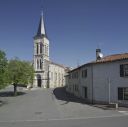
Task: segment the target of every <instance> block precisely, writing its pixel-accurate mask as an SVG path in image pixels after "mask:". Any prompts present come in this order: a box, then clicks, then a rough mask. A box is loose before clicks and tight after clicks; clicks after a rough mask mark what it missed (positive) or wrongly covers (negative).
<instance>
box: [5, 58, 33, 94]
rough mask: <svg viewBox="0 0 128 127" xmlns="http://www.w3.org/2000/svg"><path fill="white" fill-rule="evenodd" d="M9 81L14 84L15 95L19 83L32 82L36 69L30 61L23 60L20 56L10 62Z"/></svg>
mask: <svg viewBox="0 0 128 127" xmlns="http://www.w3.org/2000/svg"><path fill="white" fill-rule="evenodd" d="M7 70H8V81H9V83H11V84H12V85H13V86H14V95H17V86H18V84H24V85H27V84H32V82H33V77H34V69H33V67H32V65H31V64H30V62H27V61H21V60H19V59H18V58H15V59H12V60H10V61H9V63H8V69H7Z"/></svg>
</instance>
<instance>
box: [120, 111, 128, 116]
mask: <svg viewBox="0 0 128 127" xmlns="http://www.w3.org/2000/svg"><path fill="white" fill-rule="evenodd" d="M118 112H120V113H122V114H124V115H128V111H118Z"/></svg>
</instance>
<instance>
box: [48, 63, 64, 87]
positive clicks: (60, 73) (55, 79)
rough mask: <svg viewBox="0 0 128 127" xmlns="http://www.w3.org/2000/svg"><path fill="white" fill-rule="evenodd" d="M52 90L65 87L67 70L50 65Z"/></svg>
mask: <svg viewBox="0 0 128 127" xmlns="http://www.w3.org/2000/svg"><path fill="white" fill-rule="evenodd" d="M49 70H50V75H49V76H50V88H55V87H62V86H64V85H65V79H64V76H65V68H64V67H61V66H58V65H55V64H50V68H49Z"/></svg>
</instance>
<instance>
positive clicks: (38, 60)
mask: <svg viewBox="0 0 128 127" xmlns="http://www.w3.org/2000/svg"><path fill="white" fill-rule="evenodd" d="M33 57H34V58H33V63H34V69H35V78H34V86H36V87H44V88H46V87H47V86H48V80H49V78H48V72H49V63H50V60H49V40H48V38H47V35H46V31H45V24H44V16H43V14H41V17H40V22H39V27H38V31H37V33H36V35H35V36H34V56H33Z"/></svg>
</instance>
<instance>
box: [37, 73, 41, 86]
mask: <svg viewBox="0 0 128 127" xmlns="http://www.w3.org/2000/svg"><path fill="white" fill-rule="evenodd" d="M41 84H42V81H41V75H40V74H38V75H37V86H38V87H41Z"/></svg>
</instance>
